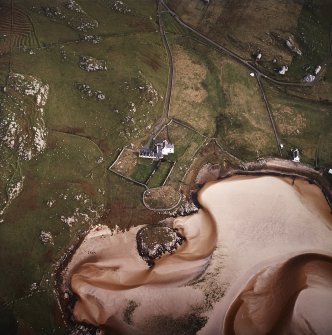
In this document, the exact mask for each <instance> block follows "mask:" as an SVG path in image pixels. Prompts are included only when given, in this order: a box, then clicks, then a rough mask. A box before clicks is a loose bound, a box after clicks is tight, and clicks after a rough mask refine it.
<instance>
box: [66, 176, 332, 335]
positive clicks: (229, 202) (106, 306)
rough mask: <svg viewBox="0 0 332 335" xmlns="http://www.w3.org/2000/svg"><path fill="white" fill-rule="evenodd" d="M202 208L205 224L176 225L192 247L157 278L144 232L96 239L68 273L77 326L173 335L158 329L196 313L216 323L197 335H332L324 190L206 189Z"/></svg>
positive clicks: (165, 262) (159, 269)
mask: <svg viewBox="0 0 332 335" xmlns="http://www.w3.org/2000/svg"><path fill="white" fill-rule="evenodd" d="M199 201H200V203H201V204H202V207H203V209H201V210H200V211H199V213H198V214H194V215H192V216H190V217H186V218H177V219H176V220H175V221H174V225H173V227H174V228H177V229H178V230H179V231H180V233H181V234H182V235H183V236H184V237H185V238H186V241H185V242H184V243H183V244H182V245H181V246H179V247H178V249H177V250H176V252H175V253H174V254H172V255H164V256H163V257H162V258H161V259H159V260H157V261H156V264H155V266H154V267H153V268H151V269H150V268H148V266H147V265H146V263H145V262H144V261H143V260H142V258H141V257H140V256H139V255H138V252H137V249H136V233H137V231H138V230H139V229H140V228H141V227H135V228H132V229H130V230H129V231H127V232H124V233H113V232H111V231H110V230H109V229H108V228H106V227H104V228H102V229H95V230H93V231H91V232H90V233H89V234H88V235H87V237H86V239H85V241H84V242H83V244H82V245H81V247H80V248H79V249H78V250H77V252H76V254H75V255H74V256H73V259H72V261H71V263H70V264H69V266H68V271H67V277H66V278H67V280H68V285H71V288H72V290H73V292H74V293H75V294H76V295H77V297H78V301H77V303H76V304H75V308H74V317H75V318H76V319H77V320H78V321H84V322H87V323H91V324H95V325H104V326H106V327H108V328H111V329H113V330H116V331H117V332H118V333H120V334H156V333H158V334H172V335H173V334H182V333H183V329H181V327H180V326H179V327H178V328H175V330H174V328H172V330H170V329H168V328H167V327H166V326H165V323H160V324H163V326H162V327H161V328H159V329H158V328H156V327H155V326H153V325H155V321H156V318H158V317H171V318H173V319H177V318H179V317H182V316H183V317H184V316H185V315H188V314H190V313H192V311H193V309H195V310H199V311H200V313H201V314H202V313H203V314H204V315H206V316H208V317H209V321H208V323H207V324H206V326H205V327H204V328H203V329H202V330H201V331H200V332H199V334H205V335H215V334H223V333H224V334H258V335H259V334H266V333H278V334H299V333H301V334H332V318H331V317H330V315H329V311H331V310H332V294H331V292H332V290H331V288H332V261H331V258H330V255H332V230H331V227H332V216H331V210H330V208H329V206H328V205H327V202H326V200H325V198H324V196H323V194H322V192H321V191H320V189H319V188H318V187H317V186H314V185H310V184H309V183H307V182H305V181H303V180H296V181H295V183H294V181H293V180H292V179H290V178H277V177H232V178H228V179H226V180H223V181H220V182H216V183H210V184H208V185H206V186H205V187H204V188H203V189H202V191H200V193H199ZM276 260H277V261H276ZM208 264H209V265H208ZM207 265H208V267H207ZM206 267H207V268H206ZM204 271H205V274H204V277H203V278H201V279H200V281H199V282H196V283H193V284H189V285H188V283H189V282H191V281H192V280H193V279H195V278H197V276H198V275H200V274H202V273H203V272H204ZM184 284H187V285H186V286H184ZM221 288H222V289H221ZM211 296H214V298H213V299H214V300H211V301H212V302H210V304H207V300H208V299H210V297H211ZM133 301H134V302H135V308H134V309H133V310H131V313H130V317H128V310H129V309H128V306H130V304H131V303H132V302H133ZM211 304H212V305H213V308H212V309H211ZM158 320H159V319H158ZM168 325H170V323H168ZM156 329H157V330H156ZM187 333H190V332H187Z"/></svg>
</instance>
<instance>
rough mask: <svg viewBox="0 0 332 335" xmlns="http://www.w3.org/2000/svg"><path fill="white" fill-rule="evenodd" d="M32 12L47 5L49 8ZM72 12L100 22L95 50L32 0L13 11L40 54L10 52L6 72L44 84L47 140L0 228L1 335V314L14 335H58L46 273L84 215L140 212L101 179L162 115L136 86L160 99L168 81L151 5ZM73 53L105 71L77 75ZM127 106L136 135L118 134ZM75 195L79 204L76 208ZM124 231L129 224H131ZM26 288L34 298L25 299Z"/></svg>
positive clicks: (134, 193)
mask: <svg viewBox="0 0 332 335" xmlns="http://www.w3.org/2000/svg"><path fill="white" fill-rule="evenodd" d="M39 4H40V5H45V6H49V5H51V4H50V3H49V2H48V1H40V2H39ZM80 4H81V5H82V7H83V8H84V10H85V11H86V12H87V13H88V14H89V15H90V16H91V17H95V18H97V19H98V21H99V27H98V29H97V30H94V31H92V32H91V33H92V34H97V35H100V36H102V38H103V40H102V42H101V43H100V44H92V43H89V42H85V41H79V39H80V33H79V32H77V31H75V30H74V29H71V28H70V27H68V26H67V25H66V23H65V22H52V21H50V20H49V19H48V18H46V17H45V16H44V15H42V14H38V13H37V12H36V10H34V11H30V8H31V6H32V5H36V4H35V2H34V1H26V2H24V5H23V4H20V6H21V7H23V6H24V10H25V11H27V12H28V13H29V15H30V16H31V19H32V20H33V22H34V25H35V29H36V33H37V36H38V38H39V42H40V45H41V46H43V48H42V49H38V50H35V54H33V55H29V54H28V53H24V52H22V51H21V50H14V54H13V57H12V67H13V71H14V72H18V73H22V74H32V75H34V76H36V77H38V78H40V79H41V80H42V81H43V82H45V83H48V84H49V85H50V94H49V99H48V102H47V104H46V106H45V121H46V126H47V128H48V129H49V136H48V147H47V149H46V151H45V152H44V153H43V154H42V155H40V156H38V157H36V159H33V160H32V161H30V162H21V163H20V165H21V169H22V174H23V175H24V176H25V181H24V189H23V192H22V193H21V194H20V195H19V197H18V198H17V199H15V200H14V201H13V203H12V205H11V206H10V207H9V209H8V210H7V211H6V213H5V216H4V220H5V221H4V223H2V224H1V225H0V244H1V253H0V264H1V269H2V275H1V276H0V297H1V299H2V301H4V302H8V303H9V305H8V308H7V309H6V310H2V309H1V310H0V328H1V331H7V330H8V331H7V332H6V333H7V334H8V335H9V334H11V332H12V331H13V330H12V329H11V327H12V324H10V322H9V324H8V322H7V321H8V320H7V319H8V313H9V314H11V315H14V317H15V318H16V319H17V320H19V322H18V334H23V333H26V332H28V333H29V334H43V335H44V334H52V333H53V329H56V334H62V333H64V329H62V328H61V327H63V325H62V321H61V317H60V316H59V315H58V308H57V305H56V302H55V299H54V295H53V292H52V290H53V281H52V279H51V277H50V274H51V272H52V269H53V268H52V264H53V262H54V261H56V260H57V259H59V257H60V256H61V255H62V254H63V252H64V250H65V249H66V248H67V247H68V246H69V245H70V244H72V243H75V241H76V239H77V237H78V236H79V235H78V234H79V232H81V231H83V230H84V229H86V228H87V227H88V225H89V222H84V218H85V216H83V215H89V216H90V217H91V219H93V218H94V215H93V214H92V212H91V210H92V211H94V210H96V211H97V212H100V214H102V211H101V210H100V206H102V205H104V206H105V205H107V204H108V203H113V204H116V203H127V204H128V206H130V204H132V205H131V206H132V207H134V208H136V209H137V210H141V211H143V207H142V204H141V200H140V198H141V193H142V189H141V188H139V187H136V186H133V185H127V186H126V189H128V191H129V190H130V191H129V192H126V191H124V188H123V185H124V184H123V181H122V180H121V179H119V178H117V177H116V178H114V177H113V176H109V173H108V172H107V167H108V164H109V163H110V162H111V161H112V159H114V154H116V151H117V149H118V148H120V147H122V146H123V145H125V144H128V142H132V141H140V137H141V136H145V135H146V130H145V127H146V125H147V124H146V117H145V116H144V115H148V116H149V117H148V122H150V123H151V124H152V123H153V122H154V121H155V120H157V119H158V118H159V117H160V115H161V109H162V100H161V99H159V102H158V103H157V104H156V105H155V106H153V107H151V106H150V105H149V103H148V102H147V101H146V100H144V99H143V98H142V95H141V94H140V92H139V90H138V88H137V87H138V85H140V84H141V83H142V82H145V81H148V82H150V83H151V84H152V85H153V87H154V88H155V89H156V90H157V91H158V93H159V94H160V95H163V94H164V92H165V87H166V82H167V63H166V62H165V60H166V58H165V53H164V49H163V46H162V43H161V40H160V37H159V33H158V32H157V26H156V25H155V22H154V18H155V6H154V2H153V1H146V2H144V4H137V3H136V1H127V4H128V6H129V7H130V8H131V9H132V12H131V14H127V15H124V14H121V13H118V12H115V11H114V10H112V9H111V8H109V7H108V6H106V5H105V4H107V2H106V1H98V2H97V3H93V4H92V3H91V2H89V1H80ZM150 16H151V19H150ZM123 36H126V38H123ZM75 41H78V42H77V43H76V42H75ZM62 46H63V47H62ZM62 51H65V53H66V56H67V58H66V60H64V59H63V58H62V54H61V52H62ZM80 55H88V56H93V57H95V58H97V59H103V60H106V62H107V65H108V71H101V72H95V73H94V72H91V73H88V72H86V71H83V70H82V69H80V68H79V64H78V63H79V56H80ZM155 60H157V61H155ZM3 64H4V66H1V78H2V77H4V78H5V75H6V71H8V68H7V67H6V66H5V65H6V63H5V61H4V60H3ZM75 82H79V83H87V84H89V85H90V86H91V87H92V88H93V89H95V90H101V91H102V92H103V93H104V94H105V96H106V99H105V100H104V101H97V100H96V99H95V98H94V97H93V98H89V97H86V96H84V95H82V94H81V93H80V92H79V91H78V90H77V89H76V87H75ZM130 102H133V103H134V104H135V106H136V114H135V115H134V116H133V118H134V122H135V127H132V130H131V132H130V133H126V134H125V132H124V129H127V128H128V127H127V125H126V120H125V117H126V115H127V114H128V110H129V109H130V105H129V103H130ZM114 110H118V111H119V112H118V113H116V112H114ZM135 128H136V130H135ZM8 155H9V153H8ZM8 155H7V156H8ZM8 157H9V156H8ZM101 157H102V158H103V159H104V161H103V162H100V158H101ZM98 161H99V163H98ZM14 162H15V159H14ZM8 169H9V168H8ZM77 196H83V197H84V199H81V200H77V199H76V198H75V197H77ZM48 200H55V204H54V205H53V207H52V208H49V207H48V206H47V205H46V203H47V201H48ZM76 209H78V212H79V213H81V214H82V215H81V216H79V217H78V221H79V223H78V224H76V225H73V227H69V226H68V225H67V224H66V223H64V222H63V221H62V220H61V217H64V218H67V217H71V216H73V215H74V213H75V211H76ZM141 216H142V217H143V214H142V215H141ZM137 217H140V215H139V214H138V215H137ZM142 217H140V220H142ZM128 222H129V218H128V217H127V218H126V217H123V218H122V220H121V221H118V220H114V222H111V225H115V224H120V225H122V227H127V225H128ZM130 224H135V223H133V222H131V220H130ZM136 224H137V223H136ZM41 230H44V231H49V232H51V233H52V235H53V238H54V246H44V245H42V243H41V242H40V241H39V234H40V232H41ZM46 280H49V281H48V282H47V281H46ZM34 282H36V283H37V286H38V290H41V291H42V292H40V293H38V292H35V293H33V294H32V295H31V296H29V293H30V287H31V284H32V283H34ZM11 302H12V303H11ZM40 306H43V308H40ZM5 323H7V324H8V325H7V326H5ZM6 327H8V328H6ZM59 327H60V328H59Z"/></svg>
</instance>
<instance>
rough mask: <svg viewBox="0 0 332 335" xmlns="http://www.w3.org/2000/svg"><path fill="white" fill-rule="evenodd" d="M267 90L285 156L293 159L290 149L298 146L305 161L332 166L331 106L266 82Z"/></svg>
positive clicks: (322, 165)
mask: <svg viewBox="0 0 332 335" xmlns="http://www.w3.org/2000/svg"><path fill="white" fill-rule="evenodd" d="M265 87H266V93H267V96H268V98H269V101H270V104H271V106H272V112H273V115H274V118H275V121H276V125H277V128H278V132H279V134H280V137H281V141H282V143H284V144H285V149H284V155H285V157H286V158H288V157H290V149H291V148H294V147H297V148H299V149H300V153H301V158H302V160H303V161H304V162H306V163H309V164H311V165H315V160H316V158H317V159H318V164H319V166H321V167H329V166H331V165H332V156H331V147H332V136H331V130H330V121H331V117H332V109H331V107H330V106H329V105H325V104H319V103H317V102H316V103H312V102H311V103H310V102H306V101H303V100H302V99H299V98H295V97H290V96H289V95H287V94H286V93H283V92H282V91H280V90H278V89H276V88H275V87H274V86H270V85H268V84H266V83H265Z"/></svg>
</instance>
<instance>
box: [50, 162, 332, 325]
mask: <svg viewBox="0 0 332 335" xmlns="http://www.w3.org/2000/svg"><path fill="white" fill-rule="evenodd" d="M203 168H204V167H202V168H201V169H200V171H201V170H202V169H203ZM234 176H278V177H290V178H295V179H296V178H300V179H304V180H307V181H308V182H309V183H311V184H315V185H317V186H318V187H319V189H320V190H321V191H322V192H323V194H324V196H325V199H326V200H327V202H328V205H329V207H330V210H331V208H332V207H331V203H332V202H331V199H332V193H331V187H330V186H329V184H328V182H327V181H326V180H325V178H324V177H323V176H322V175H321V174H320V173H319V172H317V171H316V170H314V169H313V168H311V167H309V166H307V165H304V164H299V163H293V162H290V161H285V160H281V159H266V160H260V161H258V162H253V163H247V164H244V165H242V166H241V167H239V168H227V169H226V170H224V171H222V170H220V173H219V176H218V178H217V179H211V180H207V181H206V182H205V183H204V186H202V187H201V188H200V189H199V190H196V192H197V195H199V193H200V191H201V190H202V189H203V188H205V187H206V186H209V185H207V184H209V183H210V182H218V181H221V180H225V179H228V178H231V177H234ZM201 209H202V210H203V211H205V208H204V206H201ZM92 229H93V227H92ZM90 231H91V229H90V230H89V231H87V232H86V234H85V235H84V236H82V237H81V240H80V241H79V242H78V243H77V244H76V246H75V247H74V246H72V247H71V249H70V250H68V253H67V254H66V255H65V256H63V258H64V261H62V262H59V265H58V267H57V270H56V282H57V285H56V290H57V296H58V299H59V302H60V304H61V306H62V312H63V314H64V317H65V319H66V321H67V322H69V324H70V323H71V316H72V314H71V312H70V310H69V309H68V306H70V303H69V301H68V299H65V293H66V292H67V291H68V288H65V287H64V285H63V284H64V272H65V271H66V269H67V267H68V264H69V263H70V262H71V260H72V259H73V255H74V254H75V253H76V251H77V250H78V249H79V247H80V245H81V244H82V242H83V241H84V239H85V237H86V236H87V235H88V234H89V232H90ZM231 286H233V285H231ZM70 291H71V288H70ZM75 324H76V323H73V325H75Z"/></svg>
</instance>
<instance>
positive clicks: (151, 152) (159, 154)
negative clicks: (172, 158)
mask: <svg viewBox="0 0 332 335" xmlns="http://www.w3.org/2000/svg"><path fill="white" fill-rule="evenodd" d="M168 154H174V144H171V143H169V142H168V141H167V140H163V141H153V143H152V146H150V147H149V148H142V149H141V150H140V151H139V157H142V158H150V159H154V160H160V159H162V158H163V157H164V156H167V155H168Z"/></svg>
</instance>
